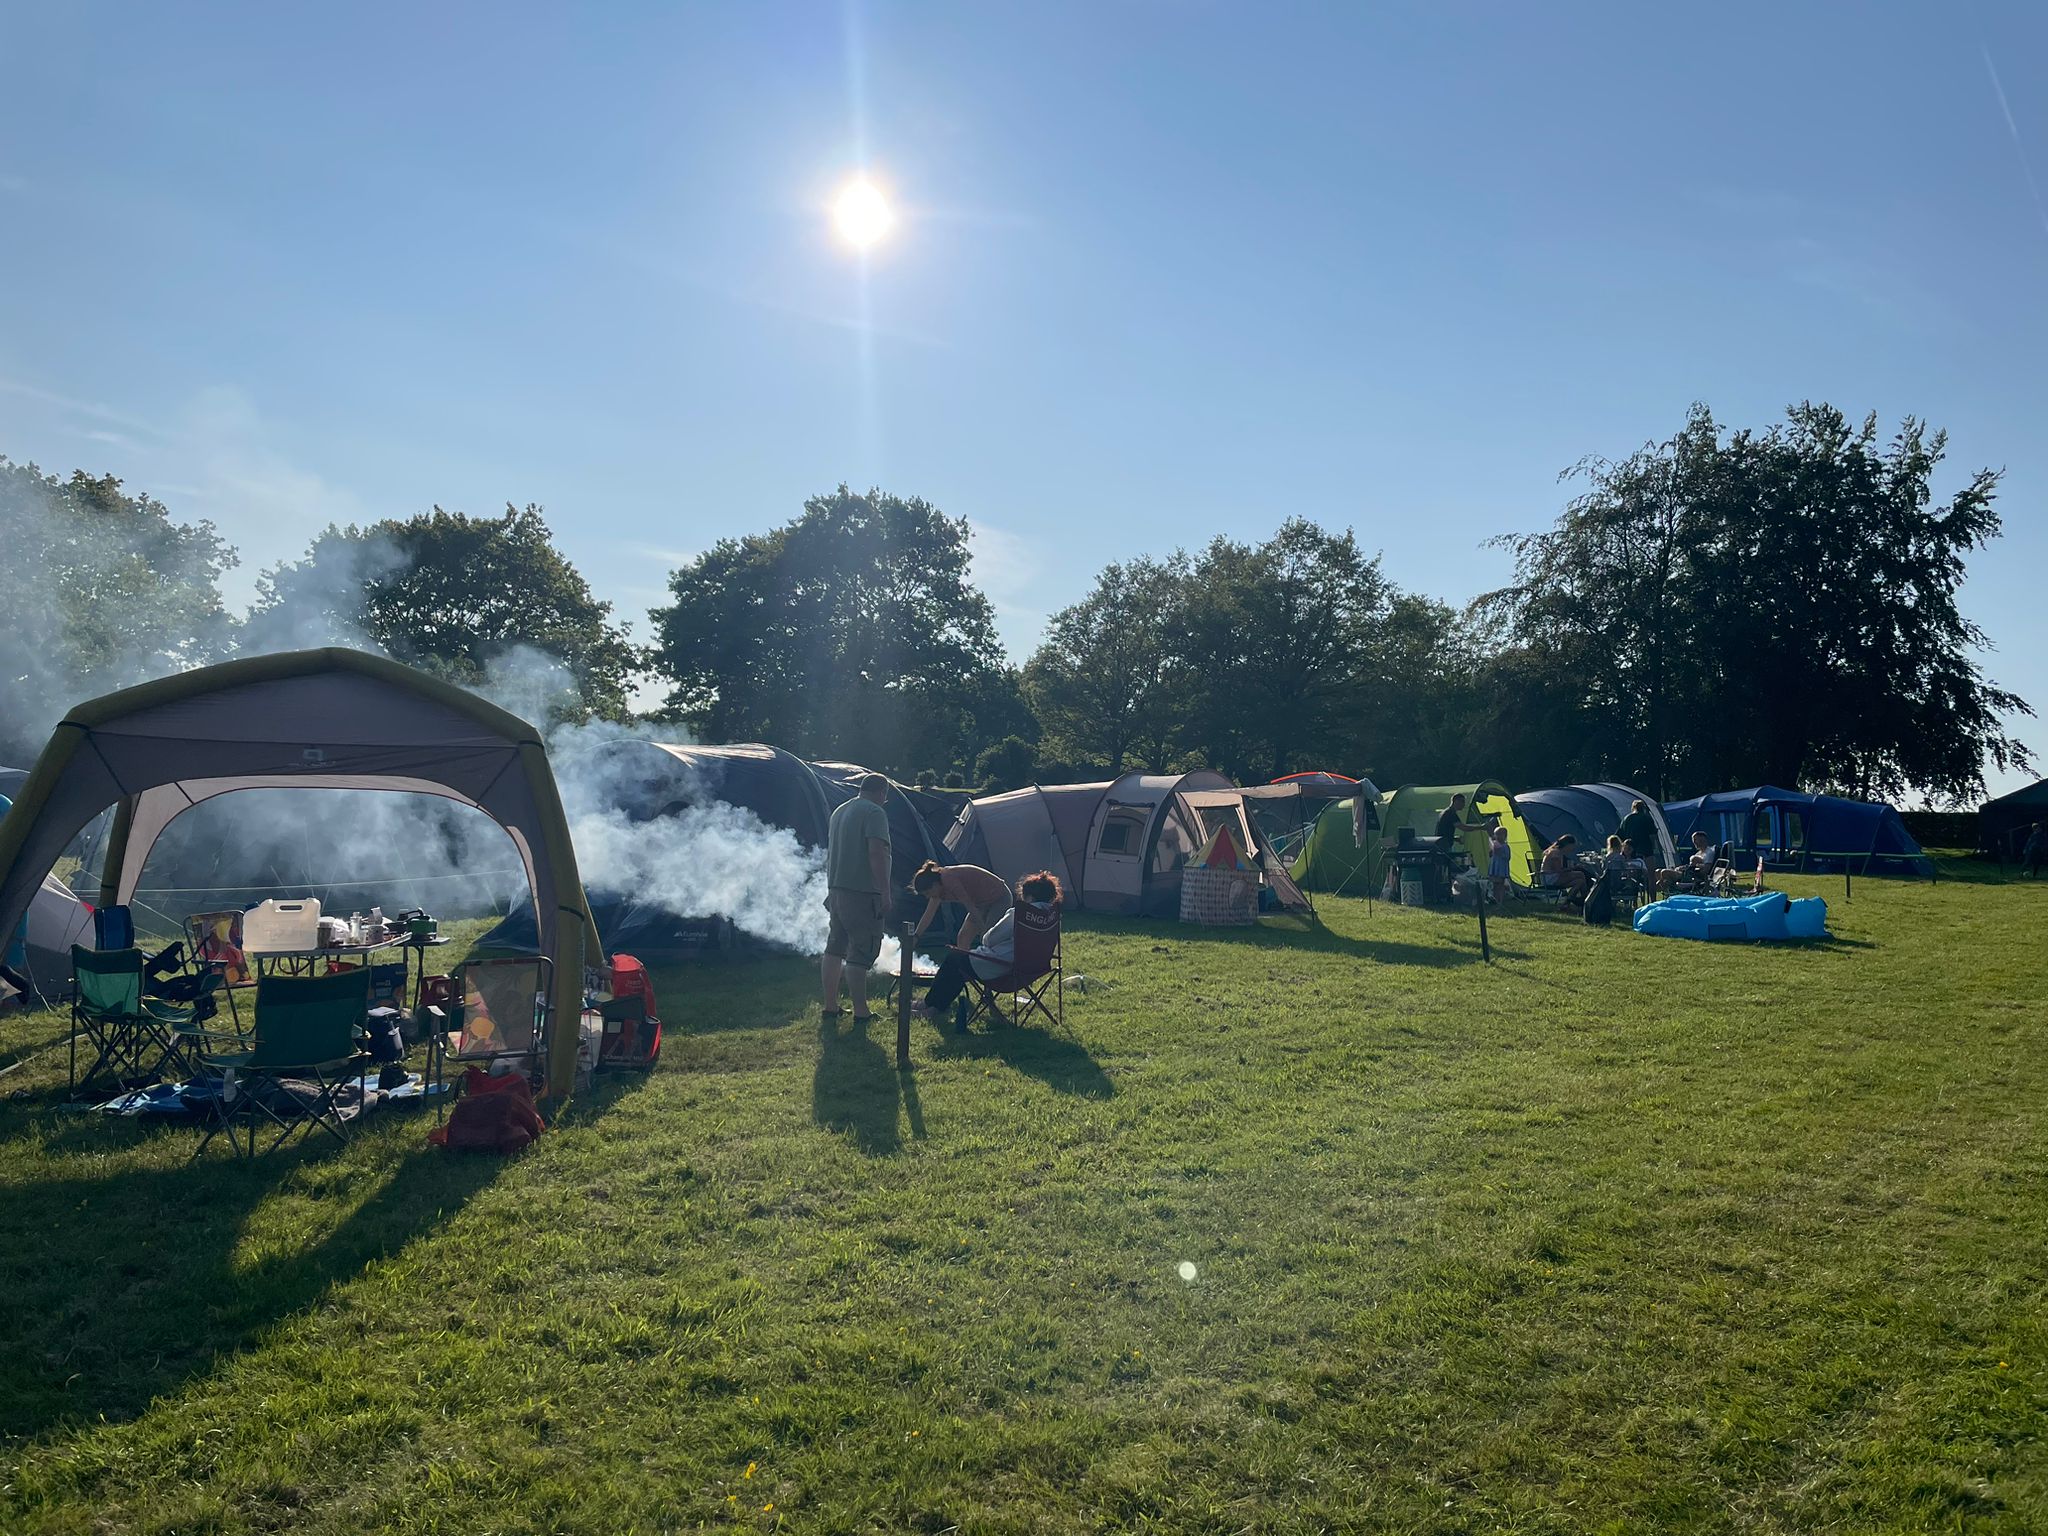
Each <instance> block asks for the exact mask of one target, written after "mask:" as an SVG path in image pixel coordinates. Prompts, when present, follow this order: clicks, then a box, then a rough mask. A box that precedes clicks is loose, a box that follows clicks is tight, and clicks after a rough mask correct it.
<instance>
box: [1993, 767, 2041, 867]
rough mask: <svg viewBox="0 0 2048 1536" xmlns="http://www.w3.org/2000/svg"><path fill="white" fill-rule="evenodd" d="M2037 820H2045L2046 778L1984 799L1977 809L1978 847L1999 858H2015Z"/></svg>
mask: <svg viewBox="0 0 2048 1536" xmlns="http://www.w3.org/2000/svg"><path fill="white" fill-rule="evenodd" d="M2037 821H2048V779H2042V780H2039V781H2038V782H2036V783H2033V784H2029V785H2028V786H2027V787H2026V788H2025V789H2016V790H2014V791H2013V792H2012V793H2011V794H2009V795H2000V796H1999V797H1998V798H1997V799H1996V800H1986V801H1985V802H1984V804H1983V806H1982V808H1981V809H1979V810H1978V812H1977V846H1978V847H1979V848H1980V849H1982V850H1983V851H1984V852H1985V853H1989V854H1995V855H1996V856H1997V857H1998V858H1999V859H2001V860H2004V859H2017V858H2018V857H2019V856H2020V850H2021V849H2022V848H2024V847H2025V846H2026V841H2027V834H2028V833H2030V832H2032V831H2033V830H2034V823H2035V822H2037Z"/></svg>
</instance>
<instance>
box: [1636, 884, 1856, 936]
mask: <svg viewBox="0 0 2048 1536" xmlns="http://www.w3.org/2000/svg"><path fill="white" fill-rule="evenodd" d="M1636 932H1637V933H1647V934H1653V935H1655V936H1656V937H1657V938H1660V939H1731V940H1734V941H1736V942H1739V943H1748V942H1752V941H1755V940H1759V939H1824V938H1826V937H1827V936H1828V904H1827V903H1826V902H1825V901H1823V900H1822V899H1821V898H1820V897H1818V896H1804V897H1801V898H1800V899H1799V900H1798V901H1794V900H1792V899H1791V897H1789V896H1787V895H1785V894H1784V893H1783V892H1781V891H1766V892H1765V893H1764V894H1763V895H1761V896H1667V897H1665V898H1664V899H1663V900H1662V901H1653V902H1651V903H1650V904H1649V905H1648V906H1647V907H1637V908H1636Z"/></svg>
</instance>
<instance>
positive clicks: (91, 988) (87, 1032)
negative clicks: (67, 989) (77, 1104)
mask: <svg viewBox="0 0 2048 1536" xmlns="http://www.w3.org/2000/svg"><path fill="white" fill-rule="evenodd" d="M146 964H147V961H146V960H145V958H144V956H143V953H142V951H141V950H139V949H87V948H86V947H85V946H84V945H82V944H74V945H72V946H71V1063H70V1080H71V1092H72V1094H73V1095H74V1096H77V1095H80V1094H83V1093H85V1092H86V1091H87V1090H89V1089H91V1088H92V1087H93V1086H94V1085H95V1084H96V1083H101V1082H104V1083H107V1084H110V1085H111V1086H112V1087H113V1088H114V1089H115V1090H116V1091H118V1092H126V1091H127V1090H128V1089H130V1088H141V1087H146V1086H147V1085H148V1084H150V1083H154V1082H158V1081H161V1080H162V1079H163V1078H164V1076H165V1075H166V1074H167V1073H169V1072H173V1071H175V1072H178V1073H180V1074H183V1075H190V1072H191V1061H190V1053H189V1051H188V1050H187V1046H188V1044H189V1043H190V1042H191V1037H190V1031H192V1030H193V1028H194V1026H193V1010H192V1008H191V1007H190V1006H187V1005H181V1004H177V1003H169V1002H165V1001H163V1000H162V999H159V998H152V997H145V996H144V995H143V969H144V966H145V965H146ZM81 1040H83V1041H84V1042H85V1045H86V1048H87V1050H89V1051H90V1052H91V1053H92V1059H91V1061H90V1063H89V1064H88V1065H87V1066H86V1069H85V1071H84V1072H83V1073H81V1072H80V1071H79V1070H78V1056H79V1050H78V1047H79V1042H80V1041H81Z"/></svg>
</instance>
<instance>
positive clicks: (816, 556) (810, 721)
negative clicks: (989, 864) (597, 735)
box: [653, 485, 1035, 771]
mask: <svg viewBox="0 0 2048 1536" xmlns="http://www.w3.org/2000/svg"><path fill="white" fill-rule="evenodd" d="M669 590H670V592H671V593H673V594H674V598H675V601H674V602H673V603H672V604H671V605H670V606H668V607H665V608H659V609H656V610H655V612H654V615H653V619H654V626H655V644H654V649H653V660H654V663H655V665H656V667H657V669H658V670H659V671H660V672H661V673H662V674H663V675H664V676H666V677H667V678H669V679H670V680H671V681H672V682H673V683H674V685H675V687H674V691H673V692H672V693H671V694H670V695H669V702H670V705H671V707H673V708H674V709H675V710H676V711H678V713H679V714H680V715H681V716H682V717H683V718H684V719H686V720H687V721H688V722H689V723H690V724H691V725H692V727H693V728H695V729H696V730H697V731H699V732H700V733H702V734H703V735H705V736H707V737H708V738H710V739H712V740H716V741H744V740H756V741H767V742H773V743H774V744H775V745H777V746H781V747H786V748H788V749H789V750H791V751H793V752H797V753H799V754H800V755H803V756H808V757H821V756H828V755H836V756H843V757H848V758H852V759H854V760H855V761H858V762H862V763H866V764H868V765H869V766H871V767H877V768H895V769H898V770H899V771H900V770H901V769H903V768H905V767H906V766H907V765H909V764H912V763H916V762H931V761H940V762H969V761H972V758H973V755H974V753H975V752H976V751H977V750H979V748H980V747H981V746H982V745H983V744H984V743H986V742H988V741H990V740H994V739H996V738H997V737H998V736H1000V735H1004V734H1008V733H1009V732H1010V731H1011V730H1013V729H1015V728H1016V727H1017V726H1018V725H1020V724H1022V725H1028V724H1029V721H1028V717H1026V718H1025V719H1023V720H1021V721H1020V720H1018V719H1017V715H1018V712H1019V702H1018V696H1017V681H1016V676H1015V674H1014V673H1013V672H1011V671H1010V670H1009V669H1008V668H1006V667H1004V666H1003V665H1002V664H1001V656H1002V648H1001V646H1000V645H999V644H998V643H997V640H996V633H995V615H994V611H993V610H992V609H991V608H990V606H989V602H988V599H987V598H986V597H984V596H983V595H982V593H981V592H980V591H978V590H977V589H976V588H975V587H974V586H973V584H972V583H971V582H970V581H969V579H968V530H967V521H966V519H964V518H949V517H947V516H946V515H945V514H943V513H942V512H940V511H939V509H938V508H936V507H934V506H932V505H931V504H930V503H929V502H926V501H922V500H919V499H918V498H915V497H911V498H907V499H906V498H904V497H899V496H891V495H887V494H885V493H884V492H882V491H879V490H870V491H868V492H867V493H865V494H857V493H855V492H853V491H851V490H849V489H847V487H845V486H843V485H842V486H840V487H839V488H838V489H837V490H836V491H834V492H832V493H831V494H830V495H826V496H814V497H812V498H811V499H810V500H809V501H807V502H805V503H804V509H803V513H802V515H801V516H799V517H798V518H796V519H795V520H794V521H792V522H790V523H787V524H785V525H784V526H782V527H780V528H777V529H774V530H773V531H771V532H769V533H764V534H751V535H748V536H747V537H745V538H738V539H725V540H722V541H720V542H719V543H718V544H716V545H714V546H713V547H712V548H710V549H708V550H706V551H705V552H704V553H703V554H702V555H700V556H699V557H698V558H697V559H696V560H694V561H692V562H691V563H690V564H689V565H688V566H686V567H684V568H683V569H681V570H679V571H676V572H674V573H673V574H672V575H671V576H670V578H669ZM1034 734H1035V730H1034Z"/></svg>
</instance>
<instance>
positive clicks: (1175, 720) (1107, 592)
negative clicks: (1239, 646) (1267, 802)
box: [1024, 553, 1189, 776]
mask: <svg viewBox="0 0 2048 1536" xmlns="http://www.w3.org/2000/svg"><path fill="white" fill-rule="evenodd" d="M1188 570H1189V567H1188V559H1187V556H1186V555H1184V554H1180V553H1175V554H1173V555H1172V556H1170V557H1168V558H1167V559H1166V560H1163V561H1160V560H1133V561H1131V562H1130V563H1129V564H1128V565H1109V566H1105V567H1104V568H1103V570H1102V573H1101V574H1100V575H1099V576H1097V577H1096V578H1095V585H1094V587H1093V588H1092V589H1091V590H1090V591H1089V593H1088V595H1087V596H1086V597H1084V598H1082V599H1081V601H1080V602H1078V603H1075V604H1074V605H1073V606H1072V607H1069V608H1063V609H1061V610H1060V611H1059V612H1058V613H1056V614H1054V615H1053V616H1052V618H1051V620H1050V621H1049V622H1048V623H1047V625H1046V634H1045V639H1044V641H1043V642H1042V643H1041V644H1040V645H1039V648H1038V651H1037V653H1036V654H1035V655H1034V656H1033V657H1032V658H1031V660H1030V662H1029V663H1028V664H1027V665H1026V666H1025V668H1024V695H1025V697H1026V699H1028V700H1029V701H1030V704H1031V707H1032V709H1033V711H1034V712H1035V713H1036V715H1037V717H1038V723H1039V727H1040V730H1041V732H1042V735H1041V738H1040V739H1041V745H1042V746H1043V748H1044V750H1045V752H1046V753H1047V754H1048V755H1049V756H1052V757H1055V758H1061V759H1067V760H1073V761H1081V762H1091V763H1101V764H1104V765H1105V766H1106V767H1107V769H1108V771H1109V773H1110V774H1111V775H1112V776H1114V775H1116V774H1119V773H1122V772H1123V771H1124V768H1125V766H1126V764H1127V763H1128V762H1129V761H1130V760H1131V759H1133V758H1136V759H1138V760H1139V761H1140V762H1141V763H1142V764H1143V765H1144V766H1145V767H1148V768H1150V769H1152V770H1154V771H1155V772H1157V771H1163V770H1164V769H1165V767H1166V764H1167V759H1168V757H1169V756H1170V754H1171V749H1172V746H1173V743H1174V741H1175V739H1176V737H1177V736H1178V735H1179V734H1180V728H1181V725H1182V717H1183V715H1184V713H1185V707H1186V700H1185V698H1184V697H1183V682H1184V677H1185V673H1184V669H1183V668H1182V667H1181V665H1180V663H1179V658H1178V646H1179V643H1180V640H1181V633H1182V630H1183V629H1184V627H1185V616H1186V604H1187V581H1188Z"/></svg>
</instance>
